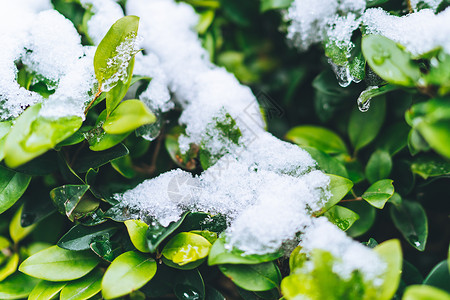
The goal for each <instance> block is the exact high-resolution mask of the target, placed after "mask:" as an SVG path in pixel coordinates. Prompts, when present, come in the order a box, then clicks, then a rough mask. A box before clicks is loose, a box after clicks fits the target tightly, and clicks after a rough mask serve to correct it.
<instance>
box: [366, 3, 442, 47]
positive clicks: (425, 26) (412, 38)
mask: <svg viewBox="0 0 450 300" xmlns="http://www.w3.org/2000/svg"><path fill="white" fill-rule="evenodd" d="M363 24H364V25H365V26H366V28H367V33H368V34H380V35H383V36H385V37H387V38H389V39H391V40H393V41H396V42H397V43H399V44H401V45H403V46H404V47H405V48H406V49H407V50H408V51H410V52H411V53H412V54H413V55H420V54H424V53H426V52H428V51H431V50H434V49H436V48H439V47H442V48H443V49H444V51H445V52H446V53H450V8H447V9H446V10H444V11H442V12H441V13H439V14H437V15H435V14H434V12H433V11H432V10H431V9H423V10H420V11H418V12H416V13H412V14H409V15H406V16H403V17H397V16H393V15H390V14H389V13H388V12H386V11H384V10H382V9H375V8H374V9H368V10H367V11H366V12H365V13H364V16H363Z"/></svg>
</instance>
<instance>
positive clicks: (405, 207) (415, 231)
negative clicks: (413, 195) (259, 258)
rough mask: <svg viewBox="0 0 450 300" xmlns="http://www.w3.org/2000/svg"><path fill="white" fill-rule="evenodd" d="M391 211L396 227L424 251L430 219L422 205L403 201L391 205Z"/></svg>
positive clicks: (411, 242) (417, 247) (416, 246)
mask: <svg viewBox="0 0 450 300" xmlns="http://www.w3.org/2000/svg"><path fill="white" fill-rule="evenodd" d="M390 213H391V218H392V221H393V222H394V225H395V227H397V229H398V230H399V231H400V232H401V233H402V235H403V236H404V237H405V239H406V240H407V241H408V242H409V243H410V244H411V245H412V246H413V247H414V248H416V249H417V250H419V251H424V250H425V245H426V243H427V237H428V219H427V215H426V214H425V210H424V209H423V207H422V205H420V203H417V202H412V201H406V200H405V201H403V202H402V203H401V204H400V205H397V206H394V205H393V206H391V207H390Z"/></svg>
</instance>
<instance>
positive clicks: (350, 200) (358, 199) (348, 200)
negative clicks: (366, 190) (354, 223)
mask: <svg viewBox="0 0 450 300" xmlns="http://www.w3.org/2000/svg"><path fill="white" fill-rule="evenodd" d="M362 200H363V198H362V197H356V198H354V199H344V200H341V201H339V202H355V201H362Z"/></svg>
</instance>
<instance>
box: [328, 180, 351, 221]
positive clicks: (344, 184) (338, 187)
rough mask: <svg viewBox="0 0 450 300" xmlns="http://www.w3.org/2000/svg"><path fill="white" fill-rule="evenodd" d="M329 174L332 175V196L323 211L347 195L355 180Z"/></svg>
mask: <svg viewBox="0 0 450 300" xmlns="http://www.w3.org/2000/svg"><path fill="white" fill-rule="evenodd" d="M328 176H329V177H330V192H331V197H330V198H329V199H328V200H327V202H326V203H325V204H324V206H323V207H322V209H321V212H325V211H327V210H329V209H330V208H331V207H333V206H334V205H336V204H337V203H339V201H341V200H342V198H344V197H345V195H347V194H348V192H349V191H350V190H351V189H352V187H353V182H351V181H350V180H348V179H347V178H344V177H340V176H336V175H330V174H328Z"/></svg>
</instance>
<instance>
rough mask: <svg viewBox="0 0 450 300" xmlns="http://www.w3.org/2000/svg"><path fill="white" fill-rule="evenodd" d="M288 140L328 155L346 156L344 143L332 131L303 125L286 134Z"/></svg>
mask: <svg viewBox="0 0 450 300" xmlns="http://www.w3.org/2000/svg"><path fill="white" fill-rule="evenodd" d="M286 139H287V140H289V141H291V142H293V143H295V144H297V145H299V146H308V147H313V148H317V149H319V150H320V151H323V152H325V153H327V154H346V153H347V147H346V146H345V143H344V141H343V140H342V139H341V138H340V137H339V136H338V135H337V134H336V133H334V132H332V131H331V130H329V129H327V128H324V127H318V126H312V125H303V126H297V127H294V128H292V129H291V130H289V131H288V133H286Z"/></svg>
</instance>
